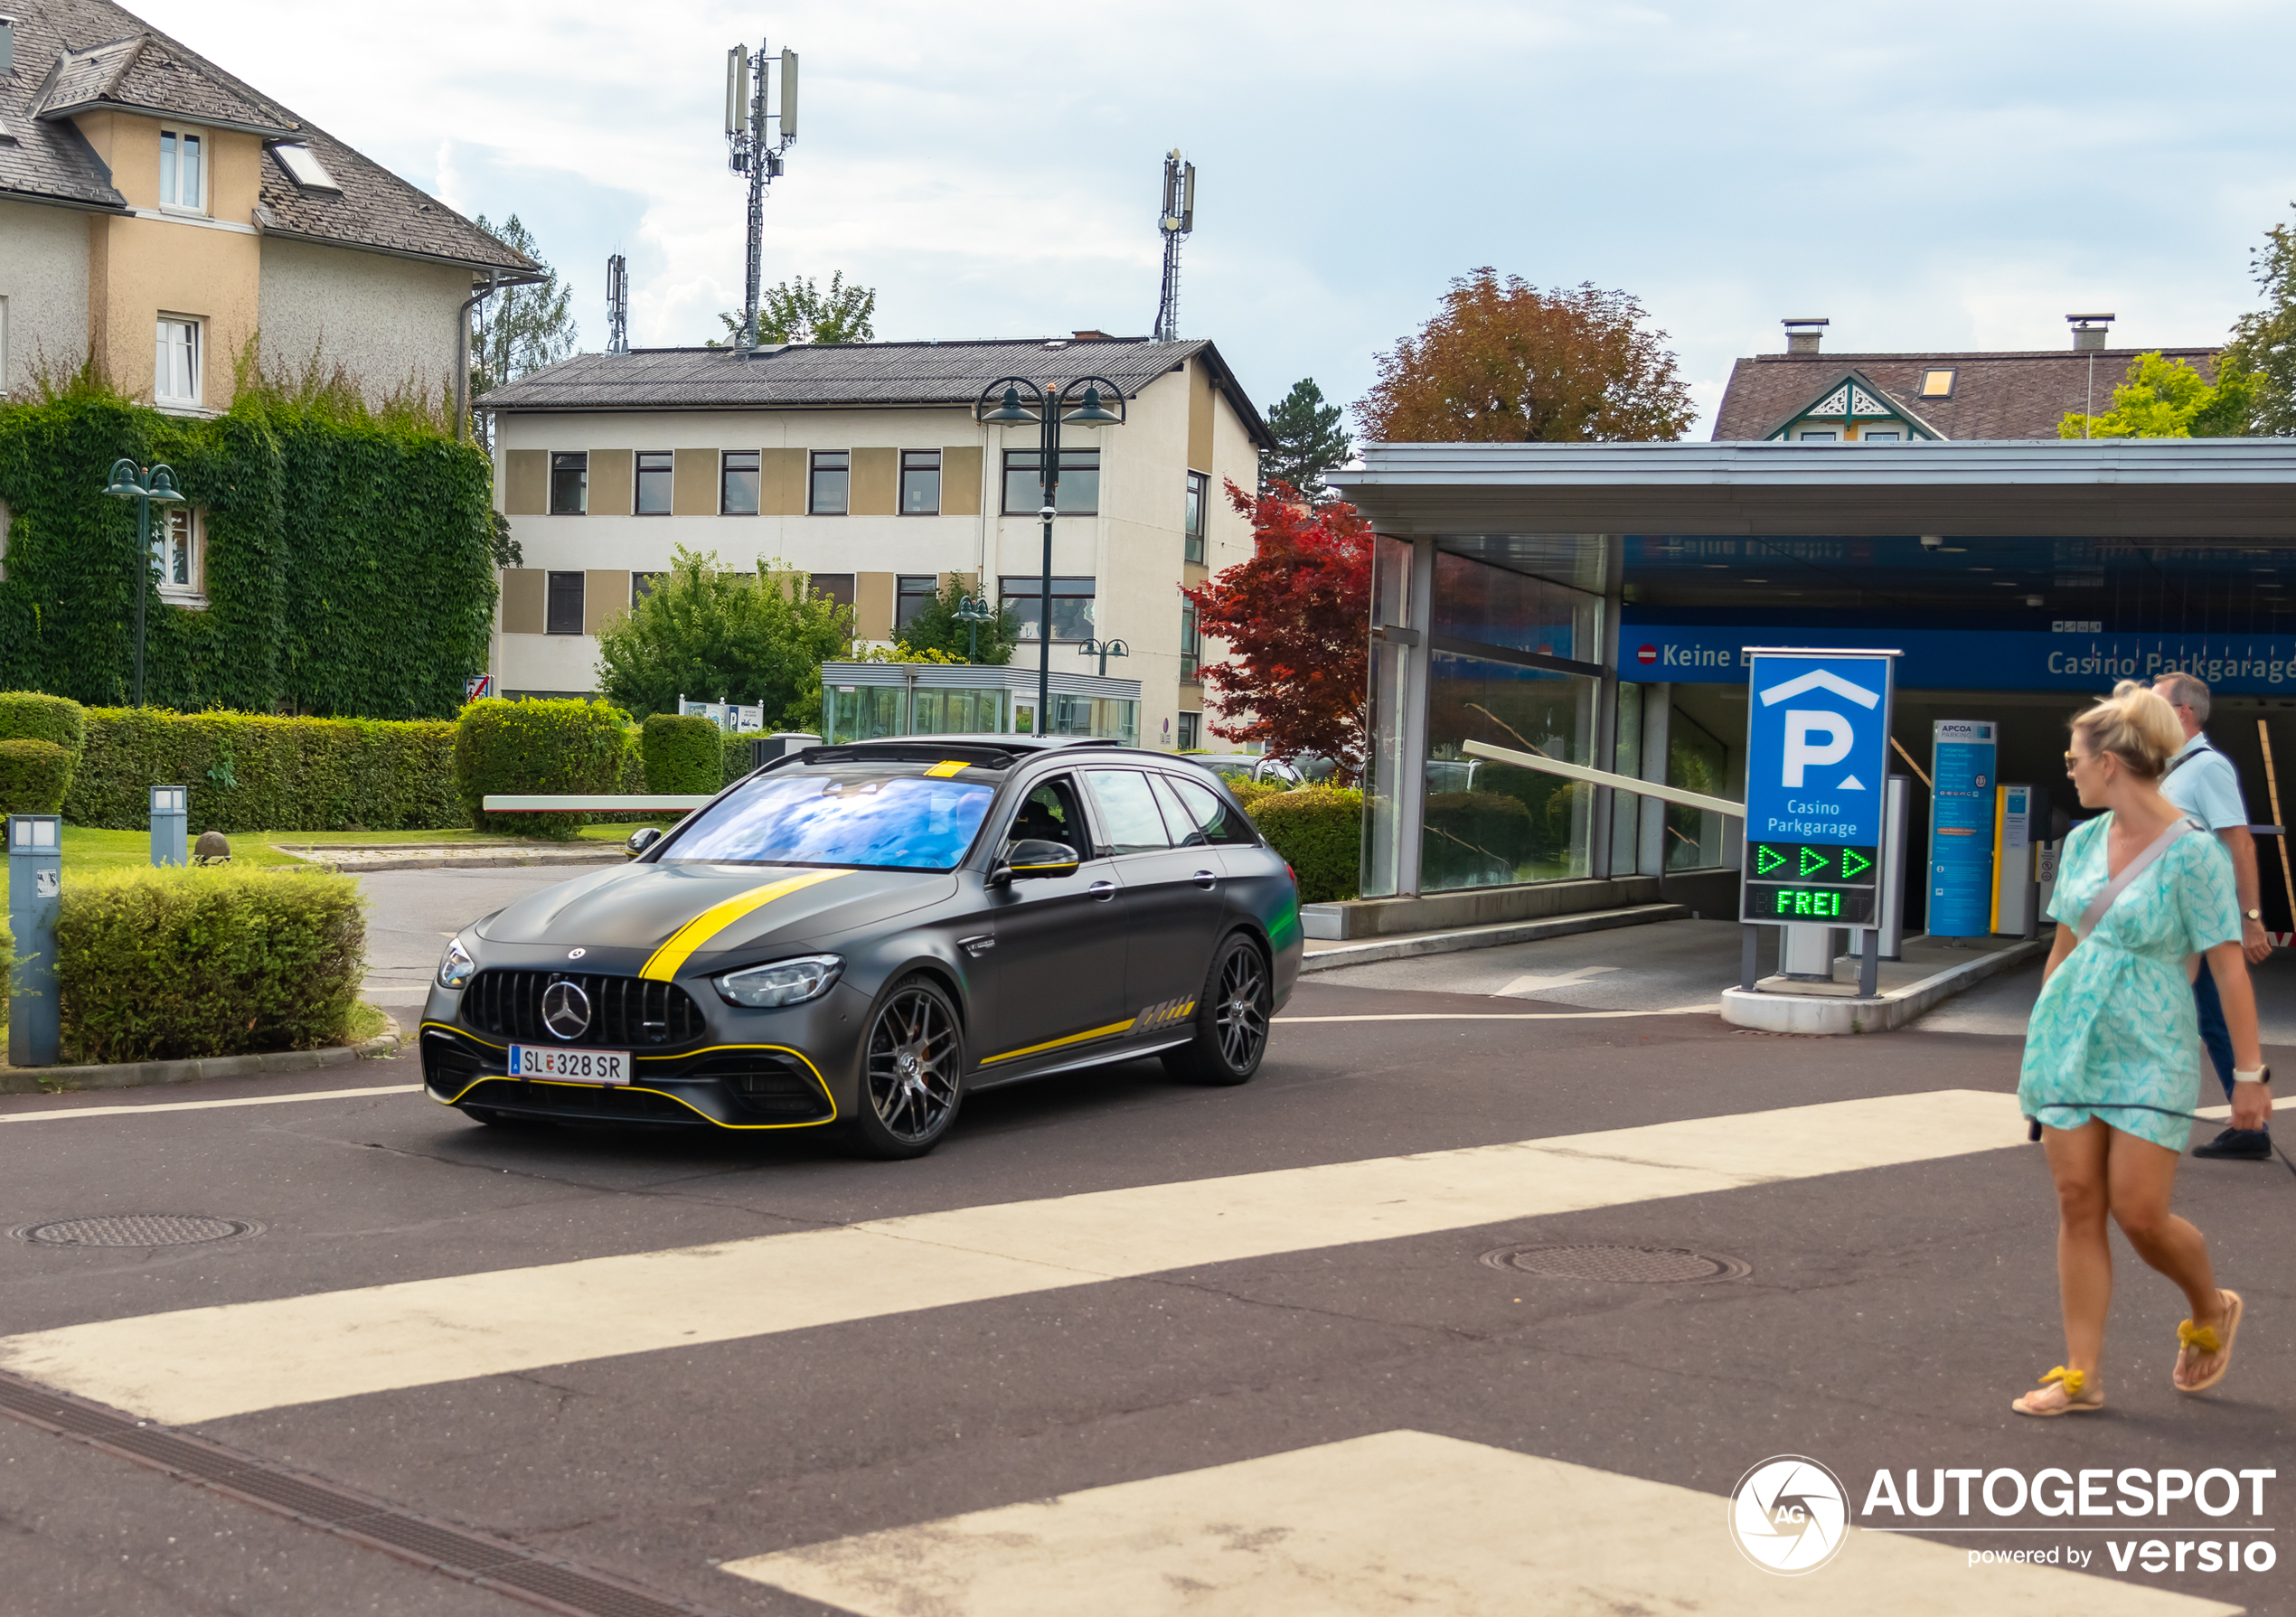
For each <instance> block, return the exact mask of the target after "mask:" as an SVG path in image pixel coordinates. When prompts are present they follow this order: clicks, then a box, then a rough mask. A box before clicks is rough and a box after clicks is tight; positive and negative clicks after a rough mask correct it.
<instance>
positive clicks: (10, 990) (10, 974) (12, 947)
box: [0, 916, 16, 1060]
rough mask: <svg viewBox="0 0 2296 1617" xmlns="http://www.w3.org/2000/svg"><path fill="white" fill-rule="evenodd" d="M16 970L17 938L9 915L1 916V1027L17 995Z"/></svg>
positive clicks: (6, 1020)
mask: <svg viewBox="0 0 2296 1617" xmlns="http://www.w3.org/2000/svg"><path fill="white" fill-rule="evenodd" d="M15 971H16V940H15V939H14V938H13V937H11V936H9V935H8V920H7V917H5V916H0V1028H5V1027H6V1026H7V1025H8V1001H11V1000H13V999H14V998H15V997H16V978H15ZM0 1060H5V1056H0Z"/></svg>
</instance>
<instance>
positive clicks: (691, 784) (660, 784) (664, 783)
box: [640, 713, 726, 796]
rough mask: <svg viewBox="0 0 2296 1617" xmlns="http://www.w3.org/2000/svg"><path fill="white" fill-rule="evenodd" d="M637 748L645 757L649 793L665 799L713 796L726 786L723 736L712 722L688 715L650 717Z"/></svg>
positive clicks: (666, 714)
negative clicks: (654, 793)
mask: <svg viewBox="0 0 2296 1617" xmlns="http://www.w3.org/2000/svg"><path fill="white" fill-rule="evenodd" d="M640 746H641V747H643V748H644V750H645V789H646V790H647V791H649V792H659V793H662V794H664V795H668V796H689V795H695V794H711V795H714V794H716V792H717V791H718V789H719V787H720V786H722V785H725V768H726V763H725V754H726V748H725V732H724V731H722V730H720V729H719V728H718V724H717V721H716V720H715V719H703V718H700V717H698V716H695V715H691V714H685V715H681V714H677V713H653V714H649V715H648V716H647V718H646V721H645V728H644V729H643V731H642V732H641V737H640Z"/></svg>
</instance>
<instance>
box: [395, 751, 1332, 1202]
mask: <svg viewBox="0 0 2296 1617" xmlns="http://www.w3.org/2000/svg"><path fill="white" fill-rule="evenodd" d="M630 846H631V848H632V850H633V854H634V857H633V858H632V859H631V860H630V862H629V863H627V864H626V865H624V866H622V867H621V868H619V869H616V870H600V871H598V872H597V873H595V874H593V875H588V876H582V877H578V878H576V879H573V880H570V881H566V882H561V883H560V884H558V885H556V886H553V887H549V888H543V889H541V891H539V892H536V893H535V894H533V895H532V897H530V898H522V899H520V900H519V901H518V902H516V903H514V904H512V905H509V906H506V907H503V908H502V909H499V910H496V911H495V912H494V914H492V915H490V916H487V917H485V918H484V919H483V920H480V921H476V922H475V923H473V924H472V925H470V926H466V927H465V928H464V929H463V930H462V932H461V933H460V935H457V936H456V938H455V939H454V940H453V941H452V942H450V943H449V944H448V945H447V952H446V955H445V957H444V958H443V959H442V960H441V961H440V962H439V964H438V978H437V980H436V982H434V983H433V984H432V987H431V992H430V1001H429V1004H428V1007H427V1008H426V1010H425V1011H424V1017H423V1025H422V1066H423V1079H424V1082H425V1084H426V1085H427V1086H428V1089H429V1092H430V1094H431V1095H432V1096H433V1098H435V1099H437V1100H439V1101H441V1102H444V1103H445V1104H446V1105H451V1106H459V1107H460V1108H462V1110H463V1111H465V1112H466V1113H468V1114H470V1115H471V1116H473V1117H475V1118H476V1119H478V1120H479V1121H480V1122H482V1123H498V1124H499V1123H517V1122H526V1121H532V1120H536V1119H585V1120H603V1121H639V1122H645V1123H692V1124H695V1125H711V1124H714V1125H716V1126H717V1127H720V1128H727V1129H789V1128H818V1127H822V1126H824V1125H832V1124H834V1125H840V1126H842V1127H843V1128H844V1129H846V1130H847V1131H848V1132H849V1133H850V1135H851V1137H852V1140H853V1141H854V1142H855V1143H857V1144H858V1145H859V1146H860V1147H861V1149H862V1150H864V1151H867V1152H870V1153H872V1154H875V1155H879V1156H886V1157H908V1156H916V1155H918V1154H921V1153H922V1152H927V1151H929V1150H931V1149H932V1147H933V1145H934V1144H935V1142H937V1141H938V1140H939V1139H940V1138H941V1137H942V1135H944V1134H945V1133H947V1132H948V1128H949V1124H950V1123H951V1122H952V1121H953V1120H954V1119H955V1116H956V1112H957V1107H958V1105H960V1104H961V1102H962V1101H963V1099H964V1097H965V1094H966V1093H968V1092H969V1091H972V1090H975V1089H981V1088H984V1087H987V1086H990V1085H993V1084H1002V1083H1007V1082H1010V1081H1012V1080H1015V1079H1020V1078H1031V1077H1041V1076H1046V1075H1047V1074H1050V1073H1057V1072H1065V1071H1068V1070H1069V1069H1071V1068H1075V1067H1089V1066H1093V1065H1096V1064H1097V1063H1101V1062H1106V1061H1121V1060H1128V1059H1131V1058H1134V1057H1139V1056H1147V1055H1157V1056H1161V1057H1162V1058H1163V1061H1164V1064H1165V1065H1166V1067H1169V1068H1170V1069H1171V1070H1172V1072H1174V1073H1175V1074H1177V1075H1180V1076H1184V1077H1187V1078H1190V1079H1194V1080H1197V1081H1200V1082H1204V1083H1212V1084H1240V1083H1242V1082H1244V1081H1245V1080H1246V1079H1247V1078H1249V1077H1250V1076H1252V1074H1253V1073H1254V1072H1255V1071H1256V1070H1257V1069H1258V1067H1259V1063H1260V1058H1261V1056H1262V1055H1263V1054H1264V1053H1265V1052H1266V1047H1267V1027H1268V1020H1269V1019H1270V1018H1271V1017H1272V1016H1273V1015H1274V1014H1275V1011H1277V1010H1278V1009H1279V1008H1280V1007H1281V1006H1282V1005H1283V1003H1284V1001H1285V1000H1286V999H1287V998H1288V997H1289V996H1290V993H1291V991H1292V984H1293V982H1294V979H1295V978H1296V977H1297V975H1298V973H1299V964H1300V950H1301V933H1300V918H1299V889H1298V887H1297V885H1296V884H1295V883H1294V879H1293V877H1292V872H1291V870H1290V868H1289V867H1288V866H1286V865H1285V864H1284V860H1283V859H1282V858H1281V857H1280V856H1278V855H1277V854H1276V853H1275V851H1274V850H1272V849H1270V848H1269V847H1268V846H1267V845H1266V843H1265V842H1264V841H1261V839H1260V837H1259V834H1258V832H1256V830H1255V829H1254V828H1253V826H1252V823H1251V822H1250V820H1248V819H1247V818H1246V817H1245V814H1244V813H1243V810H1242V809H1241V808H1240V807H1238V806H1237V803H1236V801H1235V799H1234V798H1233V797H1232V796H1230V795H1229V794H1228V791H1227V789H1226V788H1225V787H1224V786H1223V785H1221V784H1220V783H1219V780H1218V779H1217V778H1215V777H1213V776H1209V775H1208V774H1207V773H1206V772H1205V771H1203V770H1200V769H1197V768H1192V767H1190V766H1189V765H1188V764H1186V763H1183V762H1181V761H1179V760H1178V759H1174V758H1169V757H1162V756H1160V755H1158V754H1155V753H1152V752H1146V751H1143V750H1141V749H1139V748H1137V747H1123V746H1119V745H1117V744H1115V743H1112V742H1106V741H1095V740H1088V739H1081V738H1057V737H1056V738H1036V737H1027V736H994V735H990V736H946V737H908V738H901V739H899V740H886V741H870V742H860V743H855V744H852V745H849V746H836V747H808V748H806V749H805V750H804V751H802V752H798V753H795V754H793V755H792V756H790V757H786V758H782V759H779V760H776V762H774V763H772V764H769V765H767V766H766V767H765V768H763V769H760V770H758V771H757V772H756V773H755V774H752V775H750V776H746V777H745V778H743V779H742V780H740V781H739V782H737V783H736V784H734V785H731V786H729V787H727V788H726V790H725V791H724V792H723V793H722V794H720V795H719V796H718V797H717V798H715V799H714V800H712V801H711V802H710V804H709V806H708V807H706V808H702V809H699V810H697V811H695V812H694V813H692V814H690V815H688V816H687V817H686V818H685V819H684V820H683V821H682V822H681V823H679V824H678V825H677V826H675V827H674V828H673V829H672V830H671V831H670V832H667V833H666V834H664V833H662V832H656V831H654V830H653V829H652V828H650V827H649V828H648V829H646V830H644V831H641V832H638V833H637V834H636V835H635V836H633V837H632V838H631V839H630Z"/></svg>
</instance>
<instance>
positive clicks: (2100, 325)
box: [2065, 315, 2113, 353]
mask: <svg viewBox="0 0 2296 1617" xmlns="http://www.w3.org/2000/svg"><path fill="white" fill-rule="evenodd" d="M2065 324H2067V325H2070V326H2071V327H2072V328H2073V352H2074V353H2095V352H2096V351H2097V350H2098V349H2100V348H2103V346H2104V339H2105V336H2106V334H2107V333H2108V332H2109V331H2110V330H2111V328H2112V325H2113V316H2112V315H2066V316H2065Z"/></svg>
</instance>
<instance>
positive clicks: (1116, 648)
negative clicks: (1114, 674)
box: [1077, 640, 1132, 680]
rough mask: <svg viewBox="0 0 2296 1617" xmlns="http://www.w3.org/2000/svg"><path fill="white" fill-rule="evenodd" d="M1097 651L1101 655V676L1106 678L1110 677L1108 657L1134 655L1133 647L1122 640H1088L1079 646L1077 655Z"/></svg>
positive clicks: (1088, 654) (1085, 655) (1087, 655)
mask: <svg viewBox="0 0 2296 1617" xmlns="http://www.w3.org/2000/svg"><path fill="white" fill-rule="evenodd" d="M1093 653H1099V656H1100V677H1101V678H1102V679H1104V680H1105V679H1106V678H1107V677H1108V659H1109V658H1111V657H1129V656H1131V655H1132V647H1130V646H1128V645H1126V644H1124V642H1123V641H1121V640H1087V641H1086V642H1085V643H1084V644H1082V645H1080V646H1078V647H1077V655H1078V656H1079V657H1089V656H1091V655H1092V654H1093Z"/></svg>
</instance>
